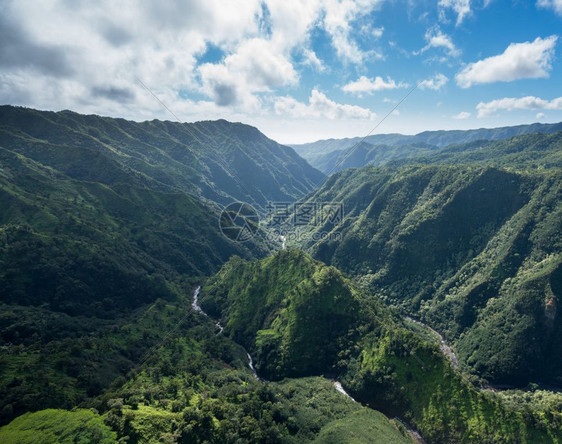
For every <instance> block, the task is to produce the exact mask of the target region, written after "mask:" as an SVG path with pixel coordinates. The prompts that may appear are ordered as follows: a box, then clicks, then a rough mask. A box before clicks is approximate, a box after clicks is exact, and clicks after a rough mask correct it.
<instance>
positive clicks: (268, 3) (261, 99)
mask: <svg viewBox="0 0 562 444" xmlns="http://www.w3.org/2000/svg"><path fill="white" fill-rule="evenodd" d="M561 29H562V0H537V1H519V0H513V1H508V0H505V1H502V0H431V1H429V0H427V1H423V0H422V1H406V0H405V1H401V0H355V1H354V0H264V1H261V0H243V1H236V0H188V1H183V2H180V1H171V0H160V1H145V2H135V1H132V0H126V1H122V2H111V1H109V0H107V1H105V0H104V1H100V2H96V3H95V4H92V3H91V2H85V1H84V2H81V1H80V2H68V1H66V0H60V1H57V0H49V1H45V2H41V3H38V2H35V1H28V0H19V1H9V0H0V35H1V41H2V43H1V45H0V102H1V103H4V104H14V105H23V106H30V107H34V108H39V109H50V110H61V109H71V110H75V111H77V112H82V113H96V114H102V115H109V116H115V117H125V118H130V119H134V120H147V119H153V118H159V119H169V120H173V119H174V117H173V116H172V115H170V114H169V113H168V112H167V111H166V109H164V107H162V105H161V104H160V103H159V102H158V101H157V100H155V99H154V97H153V96H152V94H151V93H149V92H148V90H147V89H149V90H150V91H151V92H152V93H153V94H155V95H156V96H158V98H159V99H160V100H161V101H162V102H163V103H165V104H166V106H167V107H168V108H169V109H171V110H172V111H173V113H174V114H175V115H176V116H177V117H178V118H179V119H180V120H182V121H195V120H208V119H210V120H214V119H219V118H225V119H228V120H234V121H242V122H245V123H249V124H252V125H255V126H257V127H258V128H259V129H260V130H262V131H263V132H264V133H266V134H267V135H268V136H270V137H272V138H274V139H276V140H278V141H280V142H282V143H299V142H306V141H314V140H318V139H326V138H331V137H348V136H361V135H365V134H367V133H368V132H369V131H371V130H372V129H373V128H374V127H375V126H376V125H377V124H378V123H379V122H380V121H381V119H382V118H383V117H384V116H385V115H386V114H387V113H388V112H389V111H390V110H392V109H393V107H394V106H395V105H396V103H397V102H398V101H400V100H401V99H402V98H403V97H404V96H406V94H408V92H409V91H411V90H412V89H413V88H415V87H416V85H417V88H415V90H414V91H413V92H412V93H411V94H410V95H409V96H408V98H407V99H406V100H405V101H404V102H403V103H402V104H401V105H400V106H399V108H398V109H397V110H396V111H395V112H394V113H392V114H391V115H390V116H389V117H388V118H387V119H386V120H385V121H384V122H383V123H382V124H381V125H380V126H379V127H378V128H377V129H376V130H375V133H388V132H401V133H406V134H413V133H416V132H420V131H424V130H430V129H431V130H433V129H455V128H460V129H467V128H478V127H495V126H504V125H513V124H521V123H531V122H536V121H539V122H558V121H562V60H561V57H560V56H561V50H560V48H561V45H562V42H561V40H560V36H559V33H560V30H561Z"/></svg>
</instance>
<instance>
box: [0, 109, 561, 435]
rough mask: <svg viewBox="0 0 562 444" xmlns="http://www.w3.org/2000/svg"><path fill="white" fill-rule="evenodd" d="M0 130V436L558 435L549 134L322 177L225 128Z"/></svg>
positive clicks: (92, 119)
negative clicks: (229, 226)
mask: <svg viewBox="0 0 562 444" xmlns="http://www.w3.org/2000/svg"><path fill="white" fill-rule="evenodd" d="M1 117H2V125H1V127H0V130H1V131H0V133H1V134H2V138H1V139H0V202H1V203H2V207H3V208H4V211H3V212H2V214H0V222H1V227H0V263H1V268H0V283H1V287H0V303H1V304H2V305H1V307H2V311H1V315H0V339H1V341H2V342H1V346H2V350H3V354H2V355H1V356H0V363H1V367H0V393H2V396H1V398H0V399H1V402H2V404H1V405H0V420H1V421H2V427H1V428H0V440H2V441H6V442H18V440H22V442H26V440H29V436H32V434H33V433H34V431H37V430H41V431H42V432H41V433H42V434H43V435H44V436H46V437H47V436H49V437H50V438H48V439H49V440H50V442H56V441H61V442H65V440H71V439H75V438H77V439H78V437H81V438H80V439H83V440H85V441H86V442H88V441H92V440H97V441H98V442H117V441H119V440H121V441H124V440H127V441H128V442H139V443H141V442H163V441H164V442H221V443H222V442H237V441H239V440H242V441H243V442H284V443H285V442H287V443H291V442H295V443H297V442H298V443H300V442H348V441H349V437H350V436H351V437H353V439H354V440H355V441H356V442H370V441H371V440H372V436H374V435H376V436H377V439H379V438H380V440H384V442H390V443H406V442H427V443H432V442H436V443H448V442H506V443H508V442H541V443H542V442H553V443H555V442H559V441H560V440H561V439H562V435H561V433H562V409H561V408H560V405H562V404H560V403H561V402H562V397H561V395H560V393H559V392H557V391H556V390H555V389H556V387H560V375H561V374H562V367H561V366H562V362H561V361H560V357H561V356H562V349H560V341H558V338H560V337H561V334H562V323H561V321H560V319H561V318H560V316H559V315H558V312H559V310H558V306H559V303H560V302H559V301H560V300H561V298H562V293H561V289H562V286H561V281H560V277H561V276H562V274H561V270H562V268H561V261H562V256H561V254H562V245H560V239H561V237H560V233H561V232H562V226H561V225H560V221H561V220H562V217H561V216H560V215H561V211H562V207H561V202H562V200H561V197H562V196H561V184H562V176H560V165H559V153H560V133H556V132H553V133H552V134H538V133H537V134H524V135H518V136H516V137H514V138H511V139H505V140H496V141H487V142H478V143H473V142H470V143H467V144H459V145H452V146H445V147H443V148H440V149H438V150H434V151H433V150H432V151H431V152H429V151H428V152H423V153H418V154H417V155H416V156H414V155H413V154H412V153H410V154H412V155H411V156H410V157H408V159H407V160H404V161H394V160H393V161H392V162H389V163H388V164H387V165H385V166H373V165H367V166H362V167H360V168H348V169H345V170H342V171H339V172H336V173H334V174H332V175H330V176H329V177H327V178H326V177H325V176H324V175H323V174H322V173H321V172H319V171H317V170H315V169H314V168H312V167H310V166H309V165H308V164H306V162H305V161H304V160H302V159H300V158H299V157H298V156H297V155H296V153H295V152H294V151H292V150H291V148H288V147H283V146H281V145H278V144H276V143H275V142H273V141H270V140H269V139H267V138H266V137H265V136H263V135H262V134H261V133H259V132H257V130H256V129H255V128H251V127H247V126H245V125H241V124H229V123H228V122H224V121H218V122H201V123H197V124H192V125H191V124H190V125H187V126H186V125H183V124H173V123H170V122H157V121H154V122H144V123H135V122H127V121H122V120H118V119H109V118H101V117H98V116H81V115H78V114H75V113H69V112H62V113H51V112H40V111H35V110H26V109H20V108H14V107H2V109H1ZM149 133H150V135H148V134H149ZM194 135H196V136H194ZM190 137H191V138H190ZM467 137H471V136H467ZM139 138H142V139H143V140H145V142H143V143H142V144H139V143H138V140H139ZM69 141H71V142H69ZM229 153H231V154H232V156H233V157H228V156H230V155H231V154H229ZM217 156H218V157H217ZM195 158H198V159H199V161H200V163H199V164H198V165H199V166H198V167H197V168H196V169H194V170H190V169H189V168H191V165H193V162H192V160H193V159H195ZM218 158H225V159H226V158H228V161H227V165H230V164H232V165H236V164H237V162H239V163H240V165H242V164H243V163H245V162H246V160H247V159H249V158H252V159H253V161H255V162H256V168H258V169H263V170H264V171H263V172H260V173H259V174H258V173H256V174H255V175H253V174H240V173H239V172H238V171H237V170H236V168H234V167H232V169H230V167H229V169H228V170H223V172H222V173H221V172H219V170H220V168H222V166H221V165H222V164H221V161H218V160H217V159H218ZM189 159H191V160H189ZM213 162H216V163H213ZM258 164H259V166H257V165H258ZM223 166H224V165H223ZM240 168H242V166H241V167H240ZM250 169H251V168H250ZM195 170H197V171H195ZM256 171H257V170H256ZM223 173H224V174H226V176H225V175H224V174H223ZM229 176H232V179H228V180H226V179H225V180H226V181H225V182H223V181H222V180H223V179H221V177H223V178H224V177H229ZM234 177H236V179H235V178H234ZM256 181H262V182H260V185H257V183H258V182H256ZM238 182H240V183H238ZM235 183H237V185H236V186H235V185H234V184H235ZM238 199H244V200H245V201H246V202H247V203H248V204H249V205H252V206H255V208H256V210H257V213H258V214H259V215H260V218H261V219H262V220H261V222H260V223H259V225H257V226H256V231H254V233H255V235H254V236H253V237H250V238H249V239H248V240H247V241H246V242H236V241H235V240H232V239H231V238H229V237H226V236H225V235H223V233H222V232H221V229H222V227H221V226H220V223H219V221H220V220H221V217H222V216H221V210H222V208H223V207H224V206H225V204H227V203H229V202H231V201H236V200H238ZM277 201H280V202H283V203H284V204H285V205H286V208H300V207H299V206H298V205H299V204H302V205H304V206H306V205H307V204H310V205H313V204H314V205H315V204H316V203H330V202H343V204H344V211H343V212H342V218H341V219H334V218H329V217H328V218H324V219H322V220H321V222H320V223H317V222H314V221H312V222H310V223H306V224H294V223H292V222H291V221H292V220H296V216H295V215H292V214H289V213H287V214H285V215H284V218H283V221H284V225H282V227H283V230H284V231H283V232H282V233H276V232H275V231H274V229H273V228H272V227H271V226H270V222H271V218H272V217H275V214H273V215H272V214H268V213H267V211H266V209H265V208H266V205H267V203H268V202H277ZM320 207H321V205H320ZM293 216H294V217H295V219H292V217H293ZM231 217H232V215H231ZM243 221H244V220H243V219H242V220H241V222H243ZM239 222H240V221H239ZM252 223H255V222H252ZM330 233H331V234H336V233H337V234H338V236H332V237H330V236H326V235H322V234H330ZM334 239H341V240H334ZM438 332H439V333H438ZM491 387H509V388H510V389H509V390H497V389H496V390H491V389H490V388H491ZM553 389H554V390H553ZM30 434H31V435H30ZM46 439H47V438H46Z"/></svg>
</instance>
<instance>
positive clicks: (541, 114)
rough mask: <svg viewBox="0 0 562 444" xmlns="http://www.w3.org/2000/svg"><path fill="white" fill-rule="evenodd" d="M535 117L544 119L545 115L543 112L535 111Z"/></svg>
mask: <svg viewBox="0 0 562 444" xmlns="http://www.w3.org/2000/svg"><path fill="white" fill-rule="evenodd" d="M535 117H536V118H537V119H544V118H545V117H546V114H545V113H537V115H536V116H535Z"/></svg>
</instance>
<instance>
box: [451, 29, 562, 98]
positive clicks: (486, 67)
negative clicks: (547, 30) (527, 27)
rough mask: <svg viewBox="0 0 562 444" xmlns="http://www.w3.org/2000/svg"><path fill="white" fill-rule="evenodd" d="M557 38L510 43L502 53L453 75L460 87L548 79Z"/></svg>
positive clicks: (472, 64)
mask: <svg viewBox="0 0 562 444" xmlns="http://www.w3.org/2000/svg"><path fill="white" fill-rule="evenodd" d="M557 39H558V37H557V36H555V35H553V36H550V37H547V38H545V39H542V38H540V37H537V38H536V39H535V40H534V41H533V42H524V43H512V44H510V45H509V46H508V47H507V49H506V50H505V51H504V52H503V54H500V55H497V56H493V57H488V58H486V59H484V60H480V61H478V62H475V63H471V64H469V65H468V66H467V67H466V68H464V69H463V70H462V71H460V72H459V73H458V74H457V75H456V80H457V84H458V85H459V86H460V87H461V88H469V87H470V86H472V85H474V84H478V83H492V82H510V81H513V80H518V79H530V78H545V77H548V76H549V71H550V70H551V68H552V59H553V58H554V47H555V46H556V41H557Z"/></svg>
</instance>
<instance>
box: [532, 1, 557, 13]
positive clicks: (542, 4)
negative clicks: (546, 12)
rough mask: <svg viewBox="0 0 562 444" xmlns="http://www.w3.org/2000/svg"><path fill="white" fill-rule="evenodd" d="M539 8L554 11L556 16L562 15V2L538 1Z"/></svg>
mask: <svg viewBox="0 0 562 444" xmlns="http://www.w3.org/2000/svg"><path fill="white" fill-rule="evenodd" d="M537 6H538V7H539V8H548V9H552V10H554V12H556V14H558V15H562V0H538V1H537Z"/></svg>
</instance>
